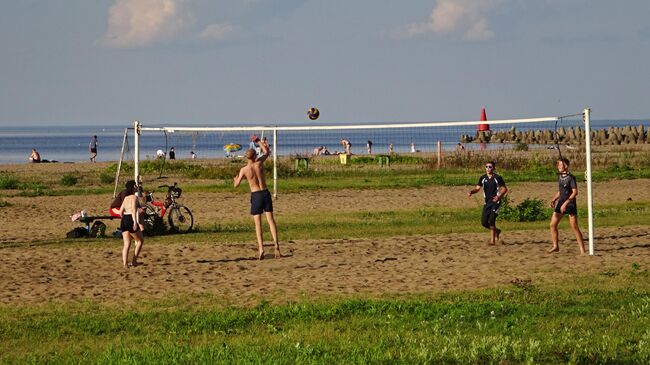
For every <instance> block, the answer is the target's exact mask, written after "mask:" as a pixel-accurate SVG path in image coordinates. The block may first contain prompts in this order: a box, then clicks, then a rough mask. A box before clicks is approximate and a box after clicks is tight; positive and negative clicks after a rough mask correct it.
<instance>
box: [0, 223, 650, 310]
mask: <svg viewBox="0 0 650 365" xmlns="http://www.w3.org/2000/svg"><path fill="white" fill-rule="evenodd" d="M544 233H545V232H544ZM599 234H600V235H601V236H599V237H598V242H599V243H598V250H600V251H602V252H605V253H604V254H603V256H601V257H588V258H585V259H580V260H576V258H575V251H576V249H577V248H576V247H575V242H574V241H573V237H569V236H567V237H566V241H564V240H561V242H560V244H561V248H562V250H561V251H560V253H559V254H557V255H546V254H545V251H546V250H548V248H549V247H550V244H549V243H548V240H546V237H545V236H544V237H540V235H543V233H542V232H539V231H516V232H508V244H505V245H497V246H487V245H485V244H484V242H485V233H481V234H479V233H476V234H462V235H461V234H452V235H429V236H414V237H408V236H407V237H395V238H381V239H365V240H364V239H354V240H352V239H350V240H344V239H340V240H322V241H295V242H288V243H286V244H284V245H283V250H284V252H285V253H286V256H285V257H283V258H282V259H277V260H276V259H269V260H264V261H262V262H260V261H258V260H257V259H256V257H255V255H256V253H257V250H256V248H255V245H254V244H251V243H247V244H197V245H188V244H182V245H177V244H168V243H165V244H149V245H147V244H146V242H145V247H144V249H143V257H142V263H143V265H142V266H137V267H132V268H130V269H129V270H128V271H127V272H124V271H123V270H120V269H119V267H120V263H121V260H120V259H121V250H120V245H119V244H118V243H116V244H115V245H111V246H110V248H109V247H108V246H100V247H87V246H85V247H84V248H83V249H81V250H80V249H79V247H48V246H40V247H29V248H20V247H18V248H7V249H4V250H3V255H0V275H1V276H2V277H3V280H2V281H0V302H3V303H41V302H46V301H48V300H55V301H71V300H72V301H76V300H101V301H111V302H132V301H139V300H156V299H162V298H166V297H169V296H178V295H181V296H182V295H185V294H187V295H194V294H196V293H201V294H205V295H211V296H214V297H215V298H217V299H219V298H220V300H224V301H225V302H233V303H238V304H247V303H256V302H257V301H258V300H259V298H260V295H263V296H264V298H266V299H268V300H279V301H287V300H292V299H298V298H303V297H305V296H308V297H312V298H314V297H318V296H331V295H347V294H354V293H374V294H377V295H381V294H385V293H402V292H436V291H442V290H463V289H470V288H484V287H493V286H499V285H516V286H525V285H530V283H538V282H544V280H556V279H559V278H562V275H568V274H571V275H573V274H575V273H576V272H580V273H582V274H588V273H590V272H593V273H599V272H602V271H603V270H617V268H620V267H629V265H631V264H632V263H635V262H639V261H643V260H646V261H647V260H648V259H650V253H649V252H650V250H648V246H647V245H648V243H647V242H648V241H647V239H646V238H647V234H645V233H644V232H643V231H642V230H640V229H637V228H631V229H626V228H616V229H611V230H607V229H600V230H599ZM644 245H646V246H645V247H644ZM270 249H271V250H272V246H271V247H270Z"/></svg>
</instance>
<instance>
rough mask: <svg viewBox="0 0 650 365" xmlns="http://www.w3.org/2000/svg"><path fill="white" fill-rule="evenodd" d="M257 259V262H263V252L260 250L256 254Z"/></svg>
mask: <svg viewBox="0 0 650 365" xmlns="http://www.w3.org/2000/svg"><path fill="white" fill-rule="evenodd" d="M257 259H258V260H264V250H262V251H260V252H259V254H258V256H257Z"/></svg>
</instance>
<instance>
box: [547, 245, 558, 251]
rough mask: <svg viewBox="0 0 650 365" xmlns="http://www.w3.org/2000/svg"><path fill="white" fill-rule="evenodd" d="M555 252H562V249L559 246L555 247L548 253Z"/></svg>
mask: <svg viewBox="0 0 650 365" xmlns="http://www.w3.org/2000/svg"><path fill="white" fill-rule="evenodd" d="M555 252H560V247H559V246H553V247H551V249H550V250H548V253H555Z"/></svg>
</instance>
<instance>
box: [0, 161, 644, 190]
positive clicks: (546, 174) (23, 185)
mask: <svg viewBox="0 0 650 365" xmlns="http://www.w3.org/2000/svg"><path fill="white" fill-rule="evenodd" d="M150 164H152V166H155V163H154V162H150ZM176 165H178V169H175V170H172V171H170V172H172V173H175V174H177V176H176V178H179V177H183V176H184V177H186V178H190V179H199V178H200V179H214V183H211V184H205V183H190V184H185V185H183V186H182V188H183V190H184V191H185V192H232V191H233V190H234V189H233V187H232V176H234V175H235V173H236V172H237V171H238V168H239V167H241V166H240V165H236V164H233V165H232V166H227V167H226V168H223V167H217V166H206V167H202V166H199V165H191V164H188V163H184V162H179V163H173V164H171V166H176ZM147 166H148V165H147ZM148 168H149V169H150V170H152V171H153V167H151V166H149V167H148ZM188 171H189V172H188ZM269 171H270V170H269ZM502 174H503V176H504V178H505V179H506V181H507V182H508V183H509V184H511V183H518V182H551V181H556V179H557V174H556V173H555V171H554V170H553V169H551V168H549V167H548V166H535V165H533V166H531V167H529V168H526V169H522V170H509V171H505V172H503V173H502ZM574 174H575V175H576V176H577V177H578V178H579V179H580V178H581V177H582V176H584V172H583V171H575V172H574ZM66 176H67V175H66ZM478 176H479V174H478V173H477V171H475V170H468V169H464V168H449V169H433V168H430V167H427V166H422V165H409V164H406V163H405V164H404V165H402V166H401V167H399V168H394V169H393V168H391V169H379V168H376V167H375V166H374V165H372V168H364V166H347V167H345V166H344V167H341V166H336V168H333V169H327V170H317V169H312V170H308V171H302V170H301V171H298V172H295V174H294V172H292V173H291V174H288V173H287V174H284V175H283V174H282V173H281V174H280V177H279V179H278V191H280V192H282V193H292V192H301V191H313V190H340V189H377V190H379V189H408V188H421V187H427V186H436V185H443V186H466V185H474V184H476V180H477V178H478ZM64 177H65V176H64ZM109 177H110V176H109V175H108V173H106V172H99V173H98V177H97V180H98V181H99V182H101V184H102V185H104V187H90V188H88V187H79V186H78V184H77V183H76V178H75V177H74V176H72V175H70V176H67V178H66V179H65V182H64V179H63V178H62V180H61V181H60V182H57V183H54V184H50V185H48V184H45V183H43V182H39V181H23V180H21V179H18V178H17V177H15V176H13V175H11V174H6V173H0V190H8V191H11V190H17V192H15V193H7V192H4V193H2V194H0V196H62V195H95V194H108V193H112V192H113V187H112V185H109V184H108V182H109V180H110V179H109ZM73 178H74V179H73ZM639 178H650V168H630V167H625V166H624V167H621V166H614V167H611V168H608V169H607V170H598V171H594V173H593V180H594V181H595V182H599V181H608V180H614V179H639ZM73 181H75V182H74V183H73ZM268 183H269V187H270V188H273V182H272V181H271V180H269V181H268ZM75 184H77V185H75ZM61 185H64V186H66V187H61ZM157 185H158V183H157V182H153V183H147V181H146V180H145V189H152V188H156V187H157Z"/></svg>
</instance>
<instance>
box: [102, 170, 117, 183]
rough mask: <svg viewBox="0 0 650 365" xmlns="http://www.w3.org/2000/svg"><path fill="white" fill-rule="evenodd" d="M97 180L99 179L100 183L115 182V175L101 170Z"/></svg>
mask: <svg viewBox="0 0 650 365" xmlns="http://www.w3.org/2000/svg"><path fill="white" fill-rule="evenodd" d="M99 181H101V183H102V184H112V183H113V182H115V176H113V175H111V174H109V173H106V172H102V173H101V174H99Z"/></svg>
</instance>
